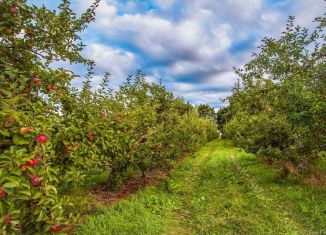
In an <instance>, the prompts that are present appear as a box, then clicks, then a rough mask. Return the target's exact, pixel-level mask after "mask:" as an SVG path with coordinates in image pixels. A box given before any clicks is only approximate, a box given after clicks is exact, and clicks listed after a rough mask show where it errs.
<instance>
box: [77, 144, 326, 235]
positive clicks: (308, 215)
mask: <svg viewBox="0 0 326 235" xmlns="http://www.w3.org/2000/svg"><path fill="white" fill-rule="evenodd" d="M277 179H278V175H277V174H276V173H275V172H274V171H273V170H271V169H270V168H269V167H267V166H265V165H263V164H261V163H259V161H257V159H256V156H254V155H252V154H248V153H245V152H244V151H242V150H241V149H239V148H235V147H233V146H232V145H231V144H230V142H227V141H222V140H218V141H214V142H211V143H209V144H208V145H206V146H205V147H203V148H202V149H201V150H200V151H198V152H197V154H196V156H194V157H189V158H188V159H187V160H185V161H184V162H183V164H181V165H180V166H179V167H178V168H177V169H176V170H175V171H174V172H173V173H172V175H171V177H169V179H167V180H165V181H163V182H161V183H160V184H159V185H157V186H155V187H149V188H147V189H146V190H144V191H142V192H139V193H137V194H135V195H134V196H133V197H132V198H130V199H129V200H126V201H123V202H121V203H119V204H117V205H115V206H113V207H112V208H106V209H102V210H101V211H99V213H98V215H94V216H91V217H90V218H89V219H88V220H87V221H86V222H85V223H84V224H82V225H80V226H79V227H77V228H76V230H75V234H86V235H87V234H93V235H97V234H103V235H104V234H115V235H120V234H121V235H122V234H126V235H128V234H130V235H134V234H135V235H137V234H144V235H145V234H146V235H150V234H153V235H155V234H169V235H170V234H176V235H177V234H178V235H179V234H264V235H265V234H300V235H301V234H326V192H325V191H322V190H318V189H316V188H313V187H312V186H309V185H304V184H300V182H298V181H297V180H295V179H289V180H287V181H283V182H279V180H277Z"/></svg>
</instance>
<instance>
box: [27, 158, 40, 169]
mask: <svg viewBox="0 0 326 235" xmlns="http://www.w3.org/2000/svg"><path fill="white" fill-rule="evenodd" d="M37 163H38V160H37V159H36V158H33V159H32V160H30V161H28V162H27V163H26V165H27V166H31V167H35V166H36V165H37Z"/></svg>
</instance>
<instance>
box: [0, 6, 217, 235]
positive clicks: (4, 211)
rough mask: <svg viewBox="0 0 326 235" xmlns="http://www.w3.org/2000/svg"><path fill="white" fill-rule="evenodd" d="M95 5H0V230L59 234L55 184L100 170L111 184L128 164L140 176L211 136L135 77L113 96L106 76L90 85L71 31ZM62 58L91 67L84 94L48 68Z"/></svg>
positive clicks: (186, 111) (160, 90) (187, 111)
mask: <svg viewBox="0 0 326 235" xmlns="http://www.w3.org/2000/svg"><path fill="white" fill-rule="evenodd" d="M97 5H98V1H94V4H92V5H91V7H90V8H89V9H87V10H86V12H85V13H84V14H82V15H81V16H79V17H77V16H76V15H75V13H74V12H73V11H72V10H71V9H70V2H69V1H68V0H63V1H62V3H61V4H60V5H59V6H58V9H57V11H51V10H48V9H46V8H45V7H40V8H37V7H36V6H33V5H32V6H31V5H28V4H26V1H24V0H6V1H0V55H1V56H0V106H1V109H0V229H1V233H9V234H11V233H14V232H15V233H23V234H47V233H58V232H60V231H61V230H62V229H63V227H64V225H65V224H67V223H68V222H67V221H69V220H67V218H68V217H69V216H70V215H67V213H65V212H64V211H63V208H67V207H69V205H70V202H69V201H67V200H66V199H65V197H62V195H59V194H58V190H59V191H61V192H62V191H64V190H62V188H67V185H69V186H70V187H74V186H76V187H80V186H81V185H82V184H83V182H84V180H85V178H86V176H88V175H90V174H96V172H102V171H107V172H109V173H110V176H109V181H108V182H107V185H108V188H110V187H113V186H114V185H115V184H117V182H118V181H119V178H120V177H121V176H122V175H123V174H124V172H126V170H127V169H128V168H134V169H139V170H140V171H141V172H142V173H143V174H144V173H145V172H146V171H147V170H149V169H151V168H153V167H156V166H158V165H162V164H168V163H169V162H170V161H172V160H174V159H175V158H177V157H179V156H181V155H182V154H184V152H185V151H190V150H193V149H195V148H196V147H197V146H198V145H199V144H202V143H203V142H205V141H206V140H208V139H212V138H214V137H215V132H214V126H213V124H212V123H211V122H210V121H207V120H202V119H200V118H199V117H198V115H197V114H196V112H195V110H194V108H193V107H192V106H190V105H188V104H185V103H184V101H183V100H182V99H180V98H176V97H174V96H173V95H172V94H171V93H170V92H167V91H166V89H165V88H164V87H163V86H162V85H155V84H148V83H147V82H146V81H145V79H144V75H143V74H141V73H138V74H136V76H135V78H132V77H129V78H128V79H127V81H126V83H125V84H124V85H123V86H121V87H120V89H119V90H118V91H116V92H113V91H112V89H110V88H108V87H107V85H108V80H109V74H105V76H104V78H103V83H102V84H101V86H100V89H98V90H95V91H94V90H92V88H91V84H90V80H91V78H92V75H93V72H92V69H93V66H94V64H93V63H92V62H91V61H88V60H86V59H84V58H82V56H81V55H80V52H81V50H82V49H83V47H84V45H83V43H82V41H81V39H80V37H79V36H78V33H79V32H81V31H82V30H84V29H85V28H86V26H87V24H88V23H90V22H91V21H93V20H94V11H95V8H96V7H97ZM63 60H64V61H68V62H70V63H82V64H84V65H85V66H88V68H89V73H88V75H87V76H86V79H85V82H84V86H83V88H82V90H78V89H76V88H73V87H72V86H71V85H70V81H71V80H72V79H73V78H74V77H75V75H74V74H73V73H72V72H71V71H67V70H64V69H53V68H52V67H51V66H50V65H51V63H52V62H54V61H63ZM86 180H87V179H86ZM68 211H69V210H68Z"/></svg>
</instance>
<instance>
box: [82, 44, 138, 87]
mask: <svg viewBox="0 0 326 235" xmlns="http://www.w3.org/2000/svg"><path fill="white" fill-rule="evenodd" d="M85 56H86V57H87V58H88V59H92V60H94V61H95V63H96V66H97V69H99V70H100V72H110V73H111V74H112V78H113V83H115V84H117V83H119V82H120V81H121V80H123V79H125V78H126V76H127V75H128V74H130V73H133V72H134V71H135V70H136V69H137V67H139V64H138V61H137V58H136V56H135V55H134V54H133V53H131V52H128V51H124V50H120V49H115V48H112V47H109V46H107V45H103V44H96V43H94V44H91V45H89V46H88V47H87V49H86V51H85Z"/></svg>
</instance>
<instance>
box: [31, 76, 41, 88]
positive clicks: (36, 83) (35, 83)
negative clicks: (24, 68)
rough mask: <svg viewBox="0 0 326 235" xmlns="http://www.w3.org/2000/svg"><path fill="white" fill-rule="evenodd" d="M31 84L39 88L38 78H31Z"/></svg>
mask: <svg viewBox="0 0 326 235" xmlns="http://www.w3.org/2000/svg"><path fill="white" fill-rule="evenodd" d="M32 84H33V85H35V86H39V85H40V84H41V79H40V78H38V77H33V78H32Z"/></svg>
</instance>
